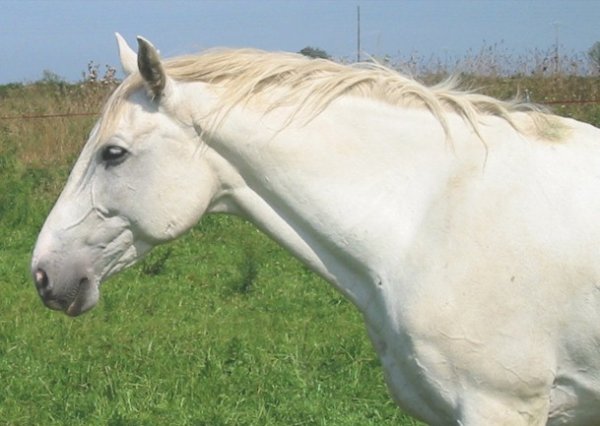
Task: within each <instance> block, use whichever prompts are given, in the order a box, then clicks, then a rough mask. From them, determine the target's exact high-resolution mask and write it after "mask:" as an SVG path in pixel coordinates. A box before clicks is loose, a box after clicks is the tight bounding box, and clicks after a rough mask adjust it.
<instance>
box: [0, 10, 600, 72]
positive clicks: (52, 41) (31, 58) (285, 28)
mask: <svg viewBox="0 0 600 426" xmlns="http://www.w3.org/2000/svg"><path fill="white" fill-rule="evenodd" d="M357 6H360V9H361V34H362V36H361V46H362V50H363V51H364V52H366V53H368V54H371V55H375V56H381V55H386V54H387V55H390V56H392V57H398V56H407V55H408V54H410V53H411V52H417V53H418V54H419V55H420V56H423V57H429V56H435V57H444V56H451V57H460V56H461V55H464V54H465V52H468V51H469V49H471V50H475V51H476V50H478V49H480V48H481V47H482V46H484V45H488V46H489V45H494V44H497V43H498V44H500V45H501V47H502V49H503V50H504V51H507V52H511V53H513V52H514V53H515V54H521V53H524V52H527V51H532V50H533V49H540V50H547V51H549V50H550V49H552V47H553V46H554V43H555V40H556V37H557V35H558V40H559V47H560V49H561V52H564V53H578V52H586V51H587V50H588V49H589V48H590V47H591V46H592V44H593V43H594V42H596V41H599V40H600V0H586V1H581V0H569V1H558V0H520V1H518V0H479V1H473V0H430V1H425V0H423V1H418V0H404V1H401V0H353V1H347V0H329V1H326V0H253V1H250V0H245V1H244V0H220V1H216V0H196V1H184V0H180V1H162V0H148V1H134V0H118V1H117V0H115V1H106V0H104V1H100V0H88V1H76V0H62V1H58V0H56V1H52V0H47V1H44V0H37V1H29V0H19V1H14V0H0V8H1V12H0V58H2V59H1V60H0V84H4V83H8V82H28V81H35V80H38V79H40V78H41V77H42V73H43V71H44V70H50V71H52V72H54V73H56V74H58V75H59V76H61V77H63V78H66V79H67V80H70V81H77V80H80V79H81V78H82V73H83V72H84V71H85V70H86V67H87V64H88V62H89V61H90V60H93V61H95V62H96V63H98V64H100V65H101V70H102V69H103V68H104V66H105V65H106V64H110V65H113V66H118V65H119V62H118V56H117V51H116V43H115V39H114V35H113V34H114V32H115V31H118V32H120V33H121V34H123V36H124V37H125V38H126V39H127V40H128V41H129V42H130V43H131V44H133V43H135V36H136V35H138V34H140V35H143V36H145V37H146V38H148V39H150V40H151V41H152V42H153V43H154V44H155V45H156V46H157V47H158V48H159V49H160V50H161V53H162V54H163V56H173V55H178V54H183V53H192V52H196V51H199V50H202V49H205V48H208V47H215V46H229V47H256V48H261V49H267V50H286V51H298V50H300V49H302V48H303V47H305V46H315V47H319V48H322V49H324V50H326V51H327V52H328V53H329V54H331V55H333V56H336V57H345V58H349V59H351V58H355V57H356V43H357V42H356V39H357V37H356V9H357Z"/></svg>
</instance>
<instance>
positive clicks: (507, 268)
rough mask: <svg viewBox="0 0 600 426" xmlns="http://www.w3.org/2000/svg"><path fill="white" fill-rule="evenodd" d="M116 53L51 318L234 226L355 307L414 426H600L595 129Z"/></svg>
mask: <svg viewBox="0 0 600 426" xmlns="http://www.w3.org/2000/svg"><path fill="white" fill-rule="evenodd" d="M118 40H119V46H120V55H121V60H122V64H123V67H124V69H125V70H126V71H127V72H128V73H129V76H128V77H127V79H126V80H125V81H124V82H123V83H122V84H121V85H120V86H119V88H117V89H116V91H115V92H114V94H113V95H112V97H111V98H110V100H109V101H108V102H107V104H106V107H105V108H104V111H103V114H102V117H101V118H100V120H99V121H98V124H97V125H96V126H95V128H94V129H93V130H92V132H91V135H90V138H89V140H88V142H87V144H86V145H85V147H84V149H83V151H82V153H81V155H80V157H79V159H78V161H77V163H76V164H75V167H74V169H73V171H72V173H71V176H70V178H69V180H68V182H67V184H66V186H65V188H64V190H63V192H62V194H61V196H60V198H59V199H58V201H57V202H56V205H55V206H54V208H53V209H52V211H51V213H50V215H49V216H48V218H47V220H46V223H45V224H44V227H43V229H42V231H41V233H40V235H39V238H38V241H37V245H36V247H35V250H34V253H33V260H32V273H33V277H34V281H35V284H36V286H37V289H38V292H39V294H40V296H41V297H42V299H43V301H44V303H45V304H46V305H47V306H48V307H50V308H53V309H58V310H62V311H65V312H66V313H67V314H69V315H78V314H80V313H82V312H84V311H86V310H88V309H90V308H92V307H93V306H94V305H95V304H96V302H97V301H98V298H99V289H100V284H101V282H103V281H104V280H105V279H106V278H108V277H109V276H111V275H112V274H115V273H116V272H118V271H120V270H122V269H123V268H125V267H127V266H129V265H131V264H133V263H134V262H136V261H137V260H138V259H139V258H140V257H142V256H143V255H144V254H145V253H147V252H148V251H149V250H150V249H151V248H152V247H153V246H155V245H157V244H160V243H164V242H167V241H171V240H173V239H175V238H177V237H178V236H180V235H182V234H183V233H185V232H186V231H187V230H189V229H190V227H192V226H193V225H194V224H196V223H197V222H198V220H199V219H200V218H201V217H202V216H203V215H204V214H205V213H208V212H226V213H233V214H237V215H240V216H242V217H245V218H247V219H248V220H250V221H252V222H253V223H254V224H256V226H257V227H258V228H260V229H261V230H263V231H264V232H265V233H267V234H268V235H269V236H271V237H272V238H273V239H274V240H276V241H278V242H279V244H281V245H282V246H283V247H285V248H286V249H287V250H289V251H290V252H291V253H293V254H294V255H295V256H296V257H298V258H299V259H300V260H301V261H302V262H304V263H305V264H306V265H308V266H309V267H310V268H311V269H312V270H313V271H315V272H316V273H318V274H319V275H320V276H322V277H323V278H324V279H325V280H327V281H328V282H330V283H331V284H332V285H333V286H335V287H336V288H337V289H338V290H339V291H341V292H342V293H343V294H344V295H345V296H346V297H348V298H349V299H350V300H351V301H352V302H353V303H354V304H355V305H356V307H357V308H358V309H359V310H360V312H361V313H362V314H363V316H364V320H365V323H366V326H367V330H368V334H369V336H370V338H371V340H372V342H373V345H374V347H375V349H376V351H377V353H378V355H379V357H380V359H381V363H382V366H383V369H384V370H385V375H386V380H387V383H388V385H389V388H390V391H391V393H392V395H393V397H394V399H395V400H396V401H397V403H398V404H399V405H400V406H401V407H402V408H403V409H405V410H406V411H407V412H409V413H411V414H412V415H414V416H415V417H417V418H419V419H422V420H424V421H425V422H428V423H431V424H461V425H477V426H481V425H500V424H502V425H520V424H523V425H525V424H527V425H539V424H546V423H548V424H553V425H556V424H564V423H569V424H600V262H599V261H598V256H600V221H599V218H598V214H599V213H600V131H599V130H598V129H596V128H594V127H592V126H589V125H587V124H584V123H580V122H577V121H574V120H570V119H565V118H560V117H556V116H552V115H549V114H544V113H541V112H536V111H534V110H531V109H529V110H523V108H520V107H519V105H517V104H511V103H506V102H501V101H498V100H495V99H492V98H489V97H485V96H482V95H477V94H472V93H462V92H459V91H457V90H454V89H453V88H452V87H451V86H450V85H447V84H445V85H440V86H436V87H432V88H427V87H424V86H423V85H421V84H419V83H417V82H415V81H413V80H411V79H408V78H406V77H403V76H401V75H399V74H397V73H395V72H393V71H391V70H387V69H384V68H382V67H375V66H371V67H365V66H362V67H355V66H352V67H351V66H345V65H339V64H335V63H333V62H328V61H324V60H311V59H307V58H303V57H300V56H297V55H291V54H279V53H266V52H260V51H251V50H237V51H236V50H234V51H214V52H208V53H204V54H202V55H199V56H189V57H181V58H176V59H173V60H169V61H164V62H163V61H162V60H161V59H160V58H159V56H158V53H157V51H156V50H155V48H154V47H153V46H152V44H150V43H149V42H148V41H146V40H144V39H143V38H138V45H139V49H138V50H139V51H138V53H137V55H136V54H135V53H134V52H133V51H132V50H131V48H129V47H128V46H127V45H126V43H125V42H124V41H123V40H122V38H120V37H118Z"/></svg>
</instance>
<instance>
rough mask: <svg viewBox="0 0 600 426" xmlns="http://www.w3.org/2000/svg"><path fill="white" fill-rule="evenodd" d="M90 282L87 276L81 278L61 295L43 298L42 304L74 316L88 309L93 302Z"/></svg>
mask: <svg viewBox="0 0 600 426" xmlns="http://www.w3.org/2000/svg"><path fill="white" fill-rule="evenodd" d="M91 284H92V283H91V282H90V280H89V279H88V278H82V279H81V280H80V281H79V283H78V284H77V285H76V286H73V288H72V289H71V290H70V291H69V292H68V293H67V294H66V295H64V296H63V297H59V298H51V299H46V300H44V304H45V305H46V306H47V307H48V308H50V309H54V310H56V311H62V312H64V313H65V314H67V315H69V316H71V317H76V316H78V315H80V314H82V313H83V312H85V311H87V310H88V309H90V308H91V307H92V306H93V305H94V304H95V303H94V302H92V303H90V302H91V300H90V299H93V295H91V294H90V293H91V292H90V290H91Z"/></svg>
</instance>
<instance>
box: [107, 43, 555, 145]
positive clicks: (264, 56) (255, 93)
mask: <svg viewBox="0 0 600 426" xmlns="http://www.w3.org/2000/svg"><path fill="white" fill-rule="evenodd" d="M164 66H165V69H166V72H167V74H168V75H169V76H170V77H171V78H173V79H175V80H178V81H186V82H190V81H201V82H206V83H211V84H216V85H219V86H220V87H221V88H222V89H223V90H224V93H223V97H222V99H221V108H220V111H218V112H217V114H218V115H219V116H220V117H222V116H223V115H224V114H226V112H227V111H229V110H230V109H231V108H232V107H233V106H235V105H237V104H239V103H247V102H249V101H251V100H252V99H255V97H260V96H261V95H262V96H270V97H269V100H270V102H269V105H270V106H269V108H268V110H272V109H275V108H277V107H280V106H284V105H296V106H297V108H296V114H297V113H299V112H305V113H307V114H308V116H309V117H313V116H315V115H317V114H318V113H319V112H320V111H322V110H323V109H324V108H326V107H327V105H329V104H330V103H331V102H332V101H333V100H335V99H336V98H338V97H339V96H342V95H352V96H360V97H365V98H371V99H376V100H379V101H381V102H385V103H388V104H390V105H395V106H414V107H422V108H426V109H428V110H429V111H430V112H431V113H432V114H433V115H434V117H436V119H437V120H438V121H439V122H440V124H441V125H442V127H443V128H444V131H445V132H446V134H449V133H450V131H449V126H448V123H447V120H446V115H447V113H449V112H453V113H456V114H458V115H459V116H461V117H462V118H463V119H464V120H465V121H466V122H467V123H468V124H469V125H470V126H471V127H472V128H473V130H474V131H475V132H476V133H477V134H478V135H480V138H481V139H483V138H482V137H481V134H480V132H479V128H480V122H481V118H482V117H483V116H497V117H500V118H502V119H504V120H506V121H507V122H508V123H509V124H510V125H511V126H513V127H514V128H515V129H517V130H518V131H525V130H528V129H530V128H531V124H533V127H534V128H535V129H536V131H537V133H538V134H539V135H540V136H542V137H545V138H548V139H553V138H555V137H556V135H554V133H559V132H552V131H548V129H550V128H554V127H556V124H555V123H552V124H551V125H550V126H549V122H548V121H549V118H548V116H547V115H546V114H540V113H539V112H540V110H541V109H540V108H538V107H537V106H534V105H532V104H528V103H523V102H519V101H516V100H515V101H502V100H498V99H495V98H493V97H490V96H486V95H482V94H478V93H473V92H469V91H462V90H459V89H458V88H457V87H458V79H457V78H453V77H452V78H449V79H447V80H445V81H443V82H441V83H439V84H437V85H434V86H431V87H428V86H426V85H424V84H422V83H420V82H418V81H416V80H414V79H412V78H409V77H406V76H404V75H402V74H400V73H398V72H397V71H394V70H392V69H389V68H387V67H384V66H382V65H378V64H373V63H359V64H353V65H344V64H339V63H336V62H333V61H329V60H325V59H310V58H307V57H305V56H302V55H299V54H292V53H280V52H266V51H261V50H255V49H219V50H211V51H207V52H204V53H202V54H199V55H188V56H180V57H175V58H171V59H168V60H165V61H164ZM142 84H143V82H142V78H141V76H140V75H139V74H138V73H135V74H133V75H131V76H129V77H128V78H127V79H126V80H125V81H124V82H123V83H122V85H121V86H120V87H119V88H118V89H117V91H116V92H115V93H114V95H113V97H112V100H113V102H108V104H107V108H106V110H105V111H104V113H105V118H106V119H107V120H109V121H112V120H111V117H110V115H111V113H115V112H116V110H118V108H115V107H116V105H115V102H117V103H118V101H119V98H124V97H126V96H127V95H128V94H129V93H131V92H132V91H135V90H138V89H139V88H140V86H141V85H142ZM273 89H284V90H280V91H278V92H277V95H274V94H273V92H274V90H273ZM273 96H276V97H275V99H273ZM514 112H528V113H529V115H530V116H531V121H530V123H528V124H527V126H525V127H524V126H522V125H520V124H517V123H516V121H515V119H514V117H513V116H512V115H511V114H512V113H514ZM540 124H542V125H540ZM542 127H545V128H546V129H545V130H544V129H543V128H542Z"/></svg>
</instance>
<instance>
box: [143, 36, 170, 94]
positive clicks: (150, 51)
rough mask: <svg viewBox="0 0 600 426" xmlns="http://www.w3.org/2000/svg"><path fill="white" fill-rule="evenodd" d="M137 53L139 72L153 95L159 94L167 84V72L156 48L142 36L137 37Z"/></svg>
mask: <svg viewBox="0 0 600 426" xmlns="http://www.w3.org/2000/svg"><path fill="white" fill-rule="evenodd" d="M137 41H138V54H137V64H138V68H139V70H140V74H142V77H144V80H145V81H146V84H147V86H148V88H149V89H150V91H151V92H152V93H153V94H154V96H157V97H158V96H160V95H161V94H162V93H163V90H164V88H165V85H166V84H167V74H166V73H165V70H164V68H163V65H162V63H161V62H160V56H159V55H158V51H157V50H156V48H155V47H154V46H153V45H152V43H150V42H149V41H148V40H146V39H145V38H143V37H139V36H138V38H137Z"/></svg>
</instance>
